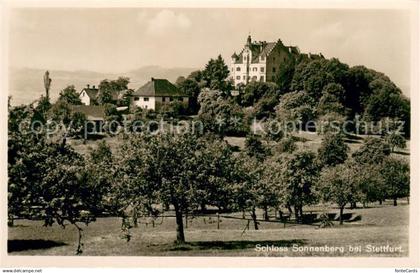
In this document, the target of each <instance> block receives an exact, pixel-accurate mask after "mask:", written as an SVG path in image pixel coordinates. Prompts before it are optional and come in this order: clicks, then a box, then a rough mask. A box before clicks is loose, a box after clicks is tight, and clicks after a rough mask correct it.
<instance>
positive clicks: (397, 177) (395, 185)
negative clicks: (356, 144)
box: [380, 157, 410, 206]
mask: <svg viewBox="0 0 420 273" xmlns="http://www.w3.org/2000/svg"><path fill="white" fill-rule="evenodd" d="M380 172H381V174H382V177H383V179H384V181H385V183H384V184H385V187H386V194H387V196H388V197H390V198H392V199H394V206H396V205H397V198H399V197H406V196H408V195H409V194H410V166H409V164H408V163H407V162H406V161H405V160H402V159H398V158H394V157H388V158H386V159H385V160H384V161H383V164H382V167H381V171H380Z"/></svg>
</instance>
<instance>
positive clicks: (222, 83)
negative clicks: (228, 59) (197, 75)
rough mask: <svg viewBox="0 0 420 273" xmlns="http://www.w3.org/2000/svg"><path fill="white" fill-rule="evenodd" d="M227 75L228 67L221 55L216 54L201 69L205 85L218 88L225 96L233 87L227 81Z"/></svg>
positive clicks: (214, 88)
mask: <svg viewBox="0 0 420 273" xmlns="http://www.w3.org/2000/svg"><path fill="white" fill-rule="evenodd" d="M228 76H229V68H228V66H227V65H226V64H225V61H224V60H223V58H222V56H221V55H219V56H217V58H216V59H210V61H209V62H208V63H207V64H206V67H205V68H204V70H203V71H202V78H203V80H204V81H205V83H206V87H208V88H210V89H213V90H220V91H221V92H222V94H224V95H226V96H227V95H229V94H230V91H231V90H232V89H233V88H232V84H231V83H230V82H229V81H227V78H228Z"/></svg>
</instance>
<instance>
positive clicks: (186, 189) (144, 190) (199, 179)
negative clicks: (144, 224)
mask: <svg viewBox="0 0 420 273" xmlns="http://www.w3.org/2000/svg"><path fill="white" fill-rule="evenodd" d="M212 151H213V152H216V153H217V155H216V154H213V153H212ZM220 152H221V151H220V150H219V151H217V149H214V148H209V147H208V146H207V145H206V142H203V141H200V140H199V139H198V138H197V137H196V136H193V135H189V134H181V135H178V134H177V135H168V134H158V135H154V136H149V135H140V134H136V135H131V136H129V138H128V139H127V141H126V142H125V143H124V144H123V145H122V147H121V148H120V152H119V153H118V155H117V158H116V161H117V162H118V164H119V165H118V168H117V174H116V175H115V177H116V180H117V182H116V186H115V187H114V190H113V192H115V194H114V198H113V200H116V202H117V203H118V202H120V205H119V207H126V206H128V205H130V204H134V206H136V207H140V208H141V209H140V210H141V211H144V213H152V214H156V213H157V208H156V206H155V204H170V205H172V206H173V209H174V211H175V218H176V231H177V236H176V238H177V239H176V241H177V242H178V243H183V242H185V235H184V224H183V217H184V215H186V213H188V212H191V211H193V210H194V209H196V208H198V207H199V206H201V205H202V204H203V201H205V203H209V204H210V203H211V202H214V203H213V204H217V205H219V206H226V205H227V204H226V203H225V201H226V199H225V197H223V196H222V197H220V196H218V193H217V192H223V193H224V194H226V193H225V191H223V190H222V189H218V188H217V186H220V185H225V184H227V181H228V180H225V179H229V178H230V177H231V176H230V175H228V174H226V172H230V171H229V170H228V169H229V168H230V167H231V166H235V164H226V163H224V161H225V160H228V161H229V157H230V155H229V152H228V150H226V149H224V150H222V152H221V153H220ZM203 158H204V159H205V161H204V162H203V161H202V160H203ZM208 162H212V163H213V164H212V165H208V164H206V165H203V164H204V163H208ZM217 162H219V163H220V164H215V163H217ZM225 168H227V169H225ZM208 178H210V180H209V181H206V180H205V179H208ZM215 190H217V191H215ZM216 195H217V196H216ZM209 196H211V197H212V200H203V199H202V198H203V197H209ZM121 202H123V203H122V204H121Z"/></svg>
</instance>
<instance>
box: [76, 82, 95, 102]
mask: <svg viewBox="0 0 420 273" xmlns="http://www.w3.org/2000/svg"><path fill="white" fill-rule="evenodd" d="M98 95H99V89H98V88H96V87H95V86H92V87H90V85H89V84H88V85H87V86H86V87H85V88H83V89H82V91H80V94H79V98H80V100H81V101H82V103H83V104H84V105H93V104H95V103H96V101H97V99H98Z"/></svg>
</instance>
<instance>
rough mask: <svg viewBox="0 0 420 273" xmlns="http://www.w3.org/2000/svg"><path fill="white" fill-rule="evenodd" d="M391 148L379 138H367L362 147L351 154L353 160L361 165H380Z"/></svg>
mask: <svg viewBox="0 0 420 273" xmlns="http://www.w3.org/2000/svg"><path fill="white" fill-rule="evenodd" d="M390 153H391V148H390V147H389V145H388V144H387V143H386V142H384V141H383V140H382V139H380V138H374V137H367V138H365V140H364V142H363V144H362V146H361V147H360V148H359V149H358V150H357V151H355V152H354V153H353V155H352V156H353V158H354V159H355V160H356V162H358V163H361V164H370V163H372V164H373V163H381V162H382V161H383V160H384V159H385V158H386V157H387V156H388V155H389V154H390Z"/></svg>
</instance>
